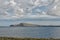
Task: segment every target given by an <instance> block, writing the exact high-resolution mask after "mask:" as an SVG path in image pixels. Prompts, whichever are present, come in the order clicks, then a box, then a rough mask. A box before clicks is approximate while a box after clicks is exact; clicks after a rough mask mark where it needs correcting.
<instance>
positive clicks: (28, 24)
mask: <svg viewBox="0 0 60 40" xmlns="http://www.w3.org/2000/svg"><path fill="white" fill-rule="evenodd" d="M10 27H40V25H37V24H30V23H20V24H17V25H10Z"/></svg>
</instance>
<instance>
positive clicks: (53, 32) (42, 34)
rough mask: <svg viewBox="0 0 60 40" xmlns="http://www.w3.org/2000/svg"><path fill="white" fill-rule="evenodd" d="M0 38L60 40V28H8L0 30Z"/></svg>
mask: <svg viewBox="0 0 60 40" xmlns="http://www.w3.org/2000/svg"><path fill="white" fill-rule="evenodd" d="M0 36H5V37H6V36H7V37H30V38H51V37H53V38H60V27H6V28H0Z"/></svg>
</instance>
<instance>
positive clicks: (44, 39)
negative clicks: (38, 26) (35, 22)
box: [0, 37, 60, 40]
mask: <svg viewBox="0 0 60 40" xmlns="http://www.w3.org/2000/svg"><path fill="white" fill-rule="evenodd" d="M0 40H60V39H53V38H50V39H46V38H13V37H0Z"/></svg>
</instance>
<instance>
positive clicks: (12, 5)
mask: <svg viewBox="0 0 60 40" xmlns="http://www.w3.org/2000/svg"><path fill="white" fill-rule="evenodd" d="M25 18H26V19H41V18H43V19H56V18H60V0H0V25H7V23H8V21H5V19H6V20H16V19H19V20H20V19H25ZM10 23H12V21H11V22H10ZM10 23H8V25H9V24H10ZM13 23H17V22H16V21H15V22H14V21H13Z"/></svg>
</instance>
